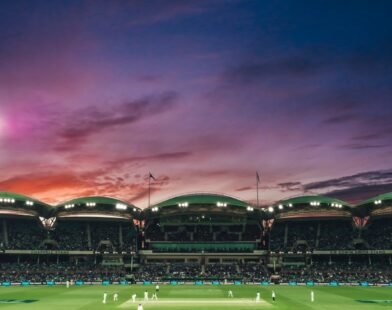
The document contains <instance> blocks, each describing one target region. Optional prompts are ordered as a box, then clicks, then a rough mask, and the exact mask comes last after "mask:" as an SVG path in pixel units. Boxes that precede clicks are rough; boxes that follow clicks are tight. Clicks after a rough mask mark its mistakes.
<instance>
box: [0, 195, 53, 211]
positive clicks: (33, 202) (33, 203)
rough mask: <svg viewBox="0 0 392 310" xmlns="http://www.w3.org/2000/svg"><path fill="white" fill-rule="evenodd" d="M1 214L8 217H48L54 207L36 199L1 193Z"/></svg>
mask: <svg viewBox="0 0 392 310" xmlns="http://www.w3.org/2000/svg"><path fill="white" fill-rule="evenodd" d="M0 209H1V210H2V211H1V212H0V214H4V215H8V216H33V215H38V214H40V215H47V214H49V213H50V211H51V210H52V209H53V207H52V206H51V205H49V204H47V203H45V202H42V201H40V200H37V199H35V198H32V197H29V196H26V195H22V194H18V193H13V192H0Z"/></svg>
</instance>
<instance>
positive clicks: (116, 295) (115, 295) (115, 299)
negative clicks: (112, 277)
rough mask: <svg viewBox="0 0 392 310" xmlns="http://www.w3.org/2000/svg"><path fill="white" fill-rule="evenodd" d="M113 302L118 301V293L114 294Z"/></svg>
mask: <svg viewBox="0 0 392 310" xmlns="http://www.w3.org/2000/svg"><path fill="white" fill-rule="evenodd" d="M113 301H118V293H114V294H113Z"/></svg>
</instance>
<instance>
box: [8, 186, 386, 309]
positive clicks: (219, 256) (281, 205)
mask: <svg viewBox="0 0 392 310" xmlns="http://www.w3.org/2000/svg"><path fill="white" fill-rule="evenodd" d="M0 220H1V234H0V241H1V242H0V250H1V254H0V259H1V274H0V284H1V287H0V291H1V298H0V303H3V304H9V305H10V306H11V305H12V307H13V308H14V309H19V307H20V308H22V307H23V308H29V309H30V308H31V309H42V308H51V307H54V305H55V304H56V307H57V303H58V302H59V303H60V306H58V308H60V309H62V308H64V309H65V308H68V309H70V308H71V309H91V308H94V309H101V308H102V309H121V308H124V309H126V308H128V309H136V307H137V305H138V303H139V302H140V303H143V306H144V309H169V308H170V309H193V308H192V307H195V308H194V309H196V308H197V309H225V308H232V309H254V308H261V307H266V308H268V307H273V308H278V309H313V308H314V309H317V308H323V309H332V308H334V307H337V306H345V307H346V308H347V309H374V308H375V307H383V306H388V304H389V305H390V303H391V302H392V300H391V298H390V296H391V289H392V193H386V194H383V195H379V196H377V197H373V198H370V199H368V200H366V201H363V202H361V203H359V204H357V205H351V204H349V203H347V202H344V201H341V200H338V199H335V198H331V197H325V196H299V197H294V198H289V199H285V200H281V201H278V202H276V203H275V204H272V205H269V206H262V207H259V206H256V205H253V204H251V203H248V202H246V201H242V200H240V199H237V198H234V197H231V196H227V195H223V194H215V193H192V194H186V195H180V196H175V197H172V198H170V199H167V200H164V201H161V202H159V203H156V204H153V205H151V206H149V207H148V208H145V209H141V208H138V207H137V206H135V205H133V204H132V203H129V202H127V201H123V200H120V199H116V198H112V197H101V196H95V197H78V198H75V199H72V200H69V201H66V202H63V203H60V204H58V205H50V204H47V203H45V202H42V201H39V200H37V199H34V198H31V197H27V196H24V195H21V194H17V193H11V192H0ZM156 285H160V287H159V289H158V290H157V288H156ZM67 287H68V288H67ZM145 291H147V294H148V295H149V296H150V297H149V300H148V301H147V300H145V299H144V297H143V294H144V292H145ZM229 291H231V292H232V293H233V295H234V296H233V297H228V292H229ZM272 292H274V294H275V295H276V300H275V301H273V299H272V297H271V296H272ZM104 293H107V294H108V295H109V296H108V301H106V300H105V303H103V300H102V296H103V294H104ZM114 293H118V294H119V300H118V301H112V299H111V298H112V294H114ZM153 293H157V295H158V296H157V297H159V298H158V300H151V296H152V294H153ZM257 293H259V294H260V295H261V298H259V300H257V299H256V296H257ZM132 294H136V295H137V297H136V302H135V303H133V302H132V299H131V295H132ZM310 294H314V295H313V298H314V301H311V297H310V296H311V295H310ZM260 295H259V296H260ZM105 299H106V297H105Z"/></svg>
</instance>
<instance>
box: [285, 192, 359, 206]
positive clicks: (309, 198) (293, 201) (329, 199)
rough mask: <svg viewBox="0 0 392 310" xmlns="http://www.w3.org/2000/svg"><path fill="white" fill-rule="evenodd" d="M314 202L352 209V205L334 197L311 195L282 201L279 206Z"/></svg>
mask: <svg viewBox="0 0 392 310" xmlns="http://www.w3.org/2000/svg"><path fill="white" fill-rule="evenodd" d="M312 202H319V203H320V204H329V205H331V204H338V205H342V206H345V207H351V208H352V205H350V204H349V203H347V202H345V201H342V200H339V199H336V198H332V197H327V196H319V195H310V196H298V197H293V198H289V199H285V200H281V201H279V203H278V204H282V205H289V204H292V205H303V204H311V203H312Z"/></svg>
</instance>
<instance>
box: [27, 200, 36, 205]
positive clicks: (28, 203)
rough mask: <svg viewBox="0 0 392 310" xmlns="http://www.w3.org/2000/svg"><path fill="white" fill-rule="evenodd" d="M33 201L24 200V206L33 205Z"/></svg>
mask: <svg viewBox="0 0 392 310" xmlns="http://www.w3.org/2000/svg"><path fill="white" fill-rule="evenodd" d="M33 205H34V202H33V201H30V200H26V206H33Z"/></svg>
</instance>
